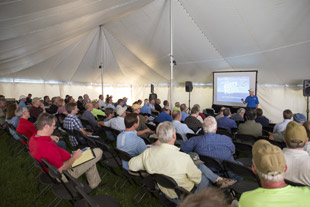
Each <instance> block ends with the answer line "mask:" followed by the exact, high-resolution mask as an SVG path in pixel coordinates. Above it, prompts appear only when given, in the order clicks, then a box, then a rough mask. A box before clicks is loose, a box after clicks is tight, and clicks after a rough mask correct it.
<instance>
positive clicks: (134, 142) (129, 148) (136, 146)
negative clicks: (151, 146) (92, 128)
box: [116, 131, 146, 170]
mask: <svg viewBox="0 0 310 207" xmlns="http://www.w3.org/2000/svg"><path fill="white" fill-rule="evenodd" d="M116 148H117V149H119V150H122V151H124V152H127V153H128V154H129V155H131V156H133V157H135V156H138V155H140V154H141V153H142V152H144V150H145V149H146V145H145V142H144V141H143V139H141V138H140V137H138V136H137V131H123V132H122V133H120V134H119V135H118V136H117V141H116ZM122 165H123V168H125V169H126V170H128V169H129V167H128V162H125V161H122Z"/></svg>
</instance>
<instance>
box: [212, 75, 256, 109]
mask: <svg viewBox="0 0 310 207" xmlns="http://www.w3.org/2000/svg"><path fill="white" fill-rule="evenodd" d="M247 72H255V95H256V96H257V76H258V70H239V71H214V72H213V91H212V105H218V106H222V105H223V106H224V105H225V106H232V107H245V106H241V105H240V106H236V105H229V104H225V103H223V104H218V103H214V98H215V96H214V93H215V87H214V86H215V85H214V81H215V78H214V74H215V73H247ZM245 98H246V97H244V99H245ZM240 103H241V100H240Z"/></svg>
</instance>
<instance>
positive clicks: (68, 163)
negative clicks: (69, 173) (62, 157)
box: [58, 149, 82, 173]
mask: <svg viewBox="0 0 310 207" xmlns="http://www.w3.org/2000/svg"><path fill="white" fill-rule="evenodd" d="M81 156H82V151H81V150H80V149H78V150H77V151H75V152H74V153H73V154H72V157H70V158H69V159H68V160H66V161H65V162H64V163H63V165H62V166H61V167H60V168H58V171H59V172H60V173H62V171H63V170H67V169H69V168H70V167H71V166H72V164H73V162H74V161H75V160H77V159H78V158H79V157H81Z"/></svg>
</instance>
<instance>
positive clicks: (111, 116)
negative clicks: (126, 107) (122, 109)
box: [103, 108, 114, 122]
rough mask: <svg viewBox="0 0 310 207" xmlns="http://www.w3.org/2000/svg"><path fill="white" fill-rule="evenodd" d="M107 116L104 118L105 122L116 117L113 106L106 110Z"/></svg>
mask: <svg viewBox="0 0 310 207" xmlns="http://www.w3.org/2000/svg"><path fill="white" fill-rule="evenodd" d="M105 115H106V118H105V119H104V120H103V121H104V122H106V121H109V120H110V119H112V118H113V117H114V110H113V109H112V108H107V109H106V110H105Z"/></svg>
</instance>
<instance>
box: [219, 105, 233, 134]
mask: <svg viewBox="0 0 310 207" xmlns="http://www.w3.org/2000/svg"><path fill="white" fill-rule="evenodd" d="M223 115H224V117H222V118H219V119H218V120H217V126H218V127H221V128H224V129H227V131H229V132H231V128H237V123H236V122H235V121H234V120H232V119H230V116H231V113H230V109H229V108H226V109H224V112H223Z"/></svg>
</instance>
